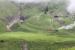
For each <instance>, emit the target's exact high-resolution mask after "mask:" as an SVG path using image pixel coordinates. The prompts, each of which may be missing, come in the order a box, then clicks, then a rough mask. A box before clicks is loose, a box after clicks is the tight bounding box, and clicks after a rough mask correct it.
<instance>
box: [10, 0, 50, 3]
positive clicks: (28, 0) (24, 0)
mask: <svg viewBox="0 0 75 50" xmlns="http://www.w3.org/2000/svg"><path fill="white" fill-rule="evenodd" d="M11 1H15V2H18V3H23V2H24V3H29V2H34V3H38V2H48V1H50V0H11Z"/></svg>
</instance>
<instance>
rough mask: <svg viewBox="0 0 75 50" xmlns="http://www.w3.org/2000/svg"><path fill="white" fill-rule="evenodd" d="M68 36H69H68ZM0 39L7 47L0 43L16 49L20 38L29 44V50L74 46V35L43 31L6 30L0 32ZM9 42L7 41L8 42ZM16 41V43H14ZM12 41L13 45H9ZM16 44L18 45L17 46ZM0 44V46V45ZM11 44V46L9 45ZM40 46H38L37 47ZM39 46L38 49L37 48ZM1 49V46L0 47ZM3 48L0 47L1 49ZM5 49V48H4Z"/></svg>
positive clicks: (47, 49)
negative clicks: (53, 33) (5, 31)
mask: <svg viewBox="0 0 75 50" xmlns="http://www.w3.org/2000/svg"><path fill="white" fill-rule="evenodd" d="M68 36H69V37H68ZM0 40H5V43H6V44H9V45H8V47H5V44H4V43H3V44H2V43H0V44H2V45H4V46H2V45H1V46H2V47H5V48H6V49H7V48H11V47H13V46H15V47H13V48H12V50H13V49H18V47H20V46H19V43H20V40H25V41H27V42H28V44H29V48H30V50H35V49H36V50H40V49H41V50H50V49H52V50H55V49H56V48H57V49H60V48H63V49H65V48H72V50H74V49H73V48H74V47H75V36H74V35H63V36H58V35H50V34H43V33H25V32H9V33H8V32H7V33H2V34H0ZM8 42H9V43H8ZM15 42H16V43H15ZM11 43H14V44H13V45H10V44H11ZM17 45H18V46H17ZM1 46H0V47H1ZM9 46H11V47H9ZM39 46H40V48H39ZM38 48H39V49H38ZM0 49H1V48H0ZM3 49H4V48H2V50H3ZM4 50H5V49H4Z"/></svg>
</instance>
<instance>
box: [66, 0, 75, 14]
mask: <svg viewBox="0 0 75 50" xmlns="http://www.w3.org/2000/svg"><path fill="white" fill-rule="evenodd" d="M67 11H68V12H69V13H70V14H72V15H74V14H75V0H69V3H68V7H67Z"/></svg>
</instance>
